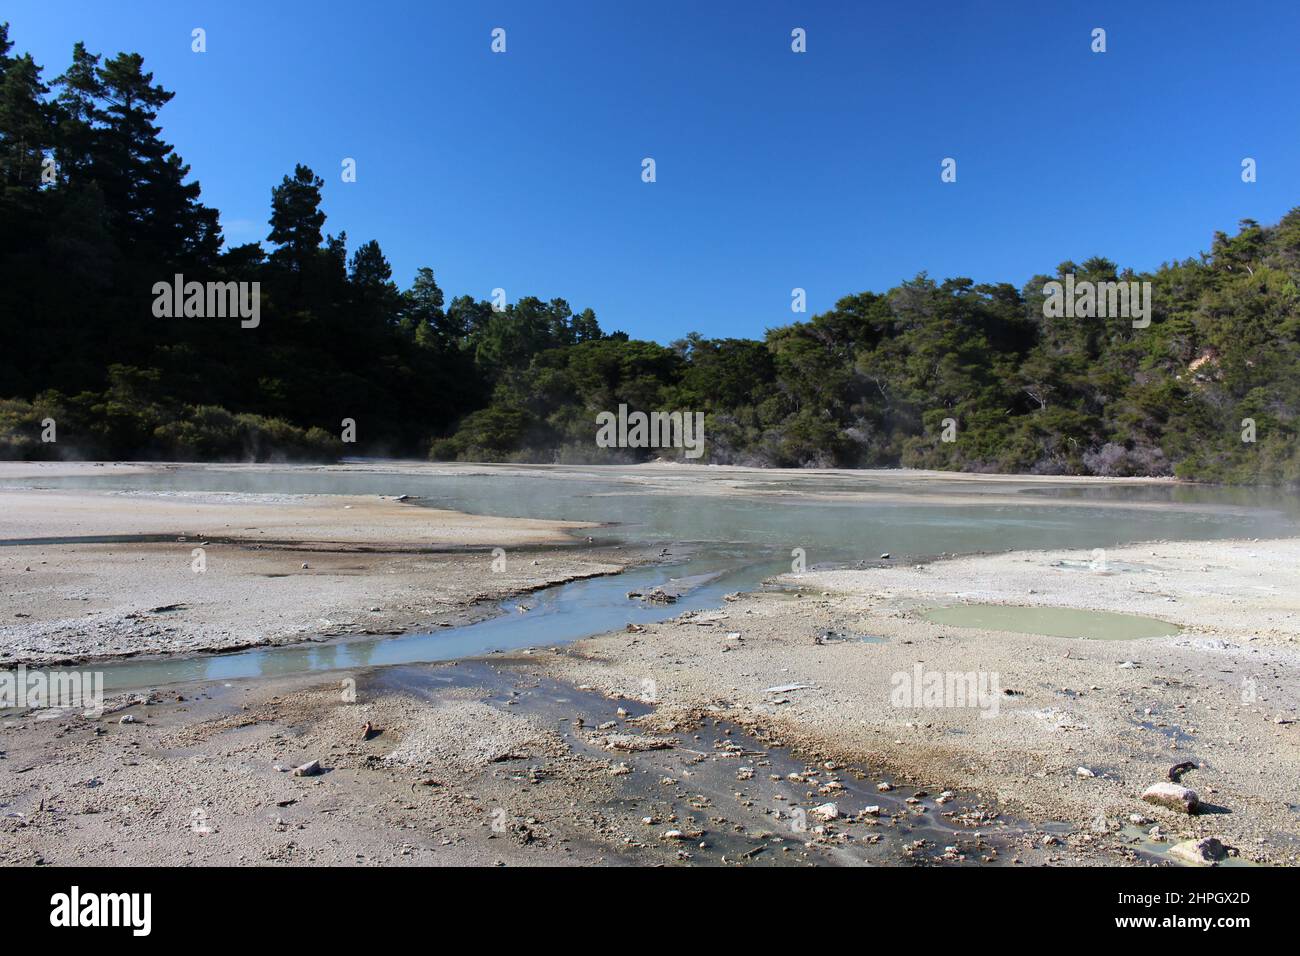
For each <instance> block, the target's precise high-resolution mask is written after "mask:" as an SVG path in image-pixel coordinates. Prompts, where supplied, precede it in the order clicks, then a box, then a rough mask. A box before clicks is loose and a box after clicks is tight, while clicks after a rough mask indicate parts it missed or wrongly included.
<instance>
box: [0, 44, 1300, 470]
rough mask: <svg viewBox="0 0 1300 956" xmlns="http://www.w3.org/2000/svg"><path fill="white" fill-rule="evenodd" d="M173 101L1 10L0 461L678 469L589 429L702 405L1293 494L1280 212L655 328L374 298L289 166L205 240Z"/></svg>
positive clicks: (1294, 386)
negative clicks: (414, 459)
mask: <svg viewBox="0 0 1300 956" xmlns="http://www.w3.org/2000/svg"><path fill="white" fill-rule="evenodd" d="M172 97H173V94H172V93H171V92H170V91H168V90H166V89H165V88H164V87H163V86H161V85H159V84H156V83H155V82H154V78H153V75H152V74H151V73H149V72H147V71H146V70H145V67H144V62H143V60H142V58H141V57H140V56H139V55H137V54H126V53H123V54H118V55H117V56H115V57H112V58H111V59H110V58H105V57H103V56H101V55H99V54H95V53H91V52H90V51H88V50H87V49H86V48H85V47H84V46H83V45H82V44H77V45H76V46H75V48H74V49H73V51H72V57H71V62H70V63H69V64H68V65H67V66H66V68H65V69H64V71H63V72H62V73H61V74H59V75H57V76H53V77H49V76H47V74H46V72H45V71H44V70H43V69H42V68H41V67H40V66H38V65H37V64H36V63H35V62H34V61H33V60H32V57H31V56H30V55H17V54H15V53H14V47H13V43H12V41H11V40H10V39H9V36H8V27H7V26H0V178H2V185H3V193H2V194H0V458H69V457H81V458H164V459H178V460H261V461H265V460H276V459H283V460H292V459H307V460H332V459H334V458H336V457H338V456H340V455H343V454H345V453H346V454H350V455H366V454H368V455H405V456H410V455H420V456H424V455H429V456H431V457H433V458H435V459H443V460H452V459H462V460H483V461H523V462H572V463H580V462H621V461H635V460H643V459H645V458H647V457H651V456H659V457H676V458H682V460H685V459H684V458H683V452H682V450H681V449H626V448H625V449H617V448H601V447H598V446H597V445H596V441H595V439H596V424H595V422H596V416H597V414H599V413H600V412H602V411H609V410H613V409H617V408H618V406H619V405H620V404H626V405H627V406H628V407H630V408H634V409H639V410H643V411H646V412H651V411H690V412H703V413H704V415H705V436H706V440H705V444H704V454H703V457H701V458H699V459H698V461H700V462H705V463H708V462H712V463H723V464H744V465H758V466H779V467H845V468H864V467H887V466H907V467H918V468H939V469H955V470H965V471H986V472H1023V473H1034V474H1060V475H1066V474H1069V475H1075V474H1078V475H1089V474H1091V475H1109V476H1118V475H1177V476H1180V477H1186V478H1193V479H1199V480H1207V481H1226V482H1234V483H1262V484H1288V485H1295V484H1300V453H1298V452H1297V444H1296V437H1297V413H1298V412H1300V208H1297V209H1293V210H1292V211H1291V212H1289V213H1288V214H1287V215H1286V216H1284V217H1283V218H1282V220H1281V221H1280V222H1278V223H1277V224H1275V225H1261V224H1260V223H1258V222H1255V221H1253V220H1243V221H1242V222H1241V224H1240V226H1239V228H1238V231H1237V233H1236V234H1235V235H1232V236H1229V235H1226V234H1224V233H1216V234H1215V235H1214V236H1213V238H1212V241H1211V244H1210V249H1209V251H1208V252H1204V253H1202V254H1200V255H1197V256H1194V257H1191V258H1187V259H1183V260H1181V261H1173V262H1169V263H1166V264H1165V265H1162V266H1161V267H1160V268H1159V269H1158V270H1156V271H1154V272H1151V273H1144V272H1134V271H1132V270H1130V269H1121V268H1120V267H1119V266H1118V265H1117V264H1116V263H1114V262H1112V261H1111V260H1109V259H1106V258H1102V257H1093V258H1089V259H1087V260H1085V261H1083V262H1079V263H1076V262H1073V261H1065V262H1061V263H1059V264H1058V265H1056V266H1055V267H1054V268H1051V269H1049V270H1048V271H1045V272H1044V273H1042V274H1040V275H1035V276H1030V277H1028V279H1027V280H1025V281H1023V282H1022V283H1021V284H1019V285H1015V284H1012V283H976V282H973V281H972V280H970V279H966V278H950V279H946V280H942V281H936V280H934V279H931V278H930V277H928V276H927V275H925V274H921V275H917V276H915V277H913V278H911V279H907V280H905V281H902V282H900V284H899V285H897V286H895V287H894V288H892V289H889V290H888V291H885V292H879V293H877V292H860V293H856V294H852V295H846V296H845V297H844V298H842V299H840V300H839V301H838V302H837V303H836V304H835V307H834V308H833V309H831V310H829V311H827V312H825V313H823V314H821V315H815V316H813V317H812V318H810V319H808V320H807V321H797V322H793V323H791V324H789V325H785V326H782V327H779V328H772V329H768V330H767V332H766V333H765V335H764V336H763V338H762V339H735V338H725V339H710V338H705V337H704V336H702V335H700V334H691V335H689V336H688V337H686V338H685V339H682V340H680V341H676V342H673V343H671V344H670V345H668V346H664V345H661V344H658V343H655V342H647V341H638V340H634V339H630V338H629V337H628V336H627V335H625V334H623V333H620V332H606V331H604V330H603V329H602V328H601V326H600V324H599V322H598V321H597V317H596V315H595V313H594V312H593V311H592V310H591V309H584V310H581V311H577V310H575V309H574V308H573V307H571V306H570V304H569V303H568V302H566V301H565V300H563V299H551V300H549V301H543V300H541V299H539V298H535V297H524V298H521V299H519V300H518V301H516V302H513V303H507V304H504V305H502V304H501V303H490V302H488V301H485V300H480V299H475V298H473V297H471V296H467V295H460V296H456V297H454V298H452V299H450V301H448V300H447V298H446V296H445V295H444V293H443V290H442V289H441V288H440V287H439V285H438V283H437V280H436V278H435V274H434V271H433V270H432V269H431V268H422V269H420V270H419V271H418V272H417V274H416V277H415V279H414V281H413V282H412V283H411V285H410V286H409V287H408V288H406V289H401V288H399V287H398V285H397V284H396V283H395V282H394V281H393V277H392V268H391V266H390V264H389V262H388V260H387V258H386V257H385V255H384V252H383V250H382V248H381V247H380V245H379V243H378V242H377V241H376V240H373V239H370V240H368V241H365V242H363V243H360V244H358V245H355V246H352V247H349V243H348V239H347V236H346V234H345V233H342V232H340V233H339V234H337V235H333V234H330V233H328V232H326V231H325V225H326V215H325V212H324V210H323V209H322V188H323V185H324V183H323V181H322V180H321V178H320V177H319V176H317V175H316V174H315V173H314V172H313V171H312V170H311V169H309V168H307V167H306V166H304V165H298V166H297V167H295V168H294V169H293V170H291V171H289V172H287V174H286V175H285V176H284V177H283V179H282V180H281V181H280V182H279V183H278V184H273V183H270V184H268V186H269V187H270V206H269V217H268V229H267V235H266V239H265V245H264V244H263V243H248V244H243V245H236V246H229V245H227V244H225V243H224V242H223V238H222V235H221V230H220V225H219V216H218V212H217V210H215V209H212V208H210V207H208V206H206V205H204V203H203V201H202V193H201V190H200V184H199V183H198V182H197V181H195V180H194V179H193V178H192V177H191V176H190V168H189V166H187V165H186V164H185V162H184V161H183V160H182V159H181V158H180V157H179V156H178V155H177V154H176V152H175V150H174V149H173V148H172V146H170V145H169V144H167V143H166V142H165V141H164V140H163V138H162V131H161V128H160V127H159V126H158V125H157V121H158V116H159V113H160V111H161V110H162V109H163V108H164V107H165V106H166V104H167V103H168V102H169V101H170V100H171V99H172ZM178 275H183V276H184V277H185V278H186V279H187V280H189V279H193V280H197V281H199V282H203V283H244V284H246V285H244V286H241V288H243V289H245V290H246V291H247V289H249V288H255V289H256V294H257V296H258V299H257V303H256V304H257V306H258V314H259V318H258V321H257V322H256V323H244V324H242V325H241V322H240V321H239V320H238V319H237V318H236V319H213V318H204V317H197V316H186V315H184V314H181V315H175V316H172V317H168V318H159V317H158V315H156V314H155V311H154V300H155V295H154V293H153V291H152V290H153V288H154V287H155V284H157V283H159V282H167V283H171V282H172V280H173V277H174V276H178ZM1066 276H1073V277H1074V280H1075V281H1080V282H1084V281H1088V282H1108V281H1115V280H1120V281H1124V282H1149V283H1150V284H1151V287H1150V288H1151V303H1152V314H1151V321H1150V324H1149V325H1147V326H1146V327H1144V328H1134V327H1133V323H1131V322H1129V321H1127V320H1126V319H1121V318H1113V317H1111V318H1082V317H1077V316H1071V317H1068V318H1066V317H1061V316H1056V315H1054V317H1052V318H1047V317H1045V309H1044V295H1045V293H1044V286H1045V285H1046V284H1047V283H1049V282H1051V281H1053V280H1059V279H1061V278H1063V277H1066ZM253 283H256V286H255V287H254V286H252V284H253ZM232 301H233V300H232ZM494 306H495V307H494ZM1046 311H1053V310H1051V309H1049V310H1046ZM245 326H249V327H245ZM345 420H348V421H351V422H353V423H354V433H355V438H356V441H355V443H354V444H347V443H345V442H344V440H343V439H344V437H345V436H346V435H347V432H346V430H345V427H344V422H345ZM51 422H52V423H54V425H55V427H56V428H57V440H56V441H49V440H43V438H46V437H48V432H49V430H50V423H51Z"/></svg>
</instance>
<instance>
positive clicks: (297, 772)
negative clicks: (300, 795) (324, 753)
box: [293, 760, 321, 777]
mask: <svg viewBox="0 0 1300 956" xmlns="http://www.w3.org/2000/svg"><path fill="white" fill-rule="evenodd" d="M320 772H321V767H320V761H319V760H308V761H307V762H306V763H305V764H303V765H302V766H301V767H294V768H293V775H294V776H295V777H314V776H316V775H317V774H318V773H320Z"/></svg>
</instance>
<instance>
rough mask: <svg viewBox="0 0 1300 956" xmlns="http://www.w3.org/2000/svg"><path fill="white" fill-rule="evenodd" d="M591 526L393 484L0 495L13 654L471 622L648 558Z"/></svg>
mask: <svg viewBox="0 0 1300 956" xmlns="http://www.w3.org/2000/svg"><path fill="white" fill-rule="evenodd" d="M29 467H30V466H29ZM68 467H69V466H63V470H65V471H66V470H67V468H68ZM89 467H91V466H83V470H84V469H85V468H89ZM3 475H4V473H3V471H0V477H3ZM587 526H588V525H587V524H586V523H584V522H576V521H551V520H534V519H529V518H499V517H490V516H482V515H467V514H461V513H459V512H454V511H444V510H435V509H432V508H426V507H419V506H417V505H416V504H414V503H412V502H409V501H402V500H398V499H397V498H392V497H379V496H346V495H274V494H215V493H198V492H144V491H133V492H90V491H62V490H53V491H51V490H38V489H23V490H8V491H0V593H3V596H4V600H3V604H2V605H0V665H4V666H14V665H17V664H19V663H25V664H48V663H52V662H58V661H74V660H85V659H92V658H107V657H113V656H123V655H136V654H159V653H193V652H197V651H208V650H231V649H235V648H241V647H252V646H257V645H261V644H277V643H290V642H294V641H301V640H312V639H317V638H320V637H330V636H338V635H346V634H385V633H400V632H403V631H408V630H415V629H421V628H427V627H429V626H431V625H437V624H456V623H464V622H465V621H468V620H473V619H475V618H476V617H482V616H484V615H487V614H489V613H495V610H496V608H495V602H496V601H497V600H500V599H502V598H505V597H507V596H509V595H512V594H517V593H521V592H526V591H531V590H535V589H537V588H540V587H544V586H546V585H550V584H555V583H559V582H563V581H569V580H573V579H576V578H581V577H588V576H592V575H599V574H610V573H614V572H617V571H619V570H621V569H622V568H623V567H625V566H626V565H627V564H628V563H629V562H630V561H633V560H635V558H634V557H633V556H632V555H631V554H630V553H629V552H628V551H615V550H613V549H605V550H598V549H581V550H580V549H579V547H578V546H577V545H578V543H579V542H580V540H581V539H579V538H575V537H574V536H573V535H572V534H571V532H573V531H575V530H577V529H581V528H584V527H587ZM495 548H501V549H503V551H502V553H503V554H504V562H496V563H495V564H494V560H493V559H494V554H493V549H495ZM196 549H199V551H196ZM200 551H201V562H200V561H199V558H200ZM196 562H197V563H196ZM200 566H201V567H202V570H201V571H200V570H198V568H199V567H200ZM494 567H495V568H499V569H500V570H495V571H494Z"/></svg>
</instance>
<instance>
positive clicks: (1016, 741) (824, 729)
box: [549, 540, 1300, 864]
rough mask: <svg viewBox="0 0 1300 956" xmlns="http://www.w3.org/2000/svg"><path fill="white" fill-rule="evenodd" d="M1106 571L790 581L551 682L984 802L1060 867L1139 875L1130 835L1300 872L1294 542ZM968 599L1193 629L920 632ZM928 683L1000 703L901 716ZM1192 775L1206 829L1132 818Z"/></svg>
mask: <svg viewBox="0 0 1300 956" xmlns="http://www.w3.org/2000/svg"><path fill="white" fill-rule="evenodd" d="M1097 559H1098V556H1096V555H1094V554H1093V553H1091V552H1072V551H1060V552H1018V553H1009V554H1004V555H996V556H991V557H973V558H961V559H954V560H948V561H938V562H934V563H930V564H926V565H921V566H914V567H904V568H879V569H868V570H861V571H833V572H825V573H808V574H803V575H790V576H787V577H784V578H782V579H781V583H782V584H784V585H785V586H786V587H787V588H789V589H790V590H789V591H788V592H786V593H782V592H767V593H763V592H760V593H754V594H748V595H738V596H736V597H735V599H734V600H732V601H730V602H729V603H728V605H727V607H726V608H725V609H723V610H721V611H718V612H712V613H694V614H689V615H683V616H682V617H680V618H677V619H674V620H672V621H668V622H663V623H660V624H655V625H649V626H647V627H645V628H644V629H642V630H641V631H640V632H639V633H635V634H631V633H624V634H607V635H603V636H601V637H598V638H593V639H590V640H586V641H582V642H579V643H578V644H576V645H573V646H572V647H571V648H570V653H568V654H566V655H563V656H560V657H555V658H553V659H551V660H550V662H549V664H550V670H551V672H552V673H554V674H555V675H557V676H559V677H561V678H563V679H566V680H569V681H571V682H574V683H576V684H582V685H589V686H593V687H596V688H599V689H601V690H603V691H605V692H608V693H614V694H624V695H627V696H630V697H636V696H639V695H642V694H643V693H644V690H643V688H652V689H653V693H654V695H655V698H656V700H657V701H658V706H657V710H656V714H657V719H658V720H660V721H663V722H664V723H665V724H666V725H673V724H674V723H675V722H676V721H678V720H689V719H690V717H691V715H697V714H699V713H701V712H710V713H714V714H717V715H719V716H721V717H724V718H726V719H728V720H731V721H734V722H736V723H737V724H738V725H742V726H746V727H750V728H754V729H762V730H766V731H768V732H774V733H777V734H779V735H781V736H782V737H783V738H784V739H785V740H787V741H789V742H792V743H796V744H798V745H799V746H800V747H801V748H802V749H803V752H805V753H807V754H809V755H812V756H813V757H815V758H822V757H825V758H830V759H838V760H856V761H862V762H864V763H867V764H869V765H871V766H873V767H876V768H879V772H881V773H884V774H892V775H895V776H896V777H897V778H898V779H900V780H907V781H909V782H911V783H913V784H915V785H918V786H922V787H924V788H926V789H927V790H929V791H931V792H935V791H941V790H943V789H946V788H951V789H953V790H955V791H958V792H961V793H970V792H975V793H979V794H981V795H983V796H985V797H986V798H988V799H989V800H991V801H995V802H997V803H998V804H999V805H1000V806H1002V807H1003V808H1005V809H1007V810H1008V811H1009V812H1015V813H1019V814H1021V815H1023V816H1024V817H1026V818H1028V819H1031V820H1034V821H1036V822H1037V823H1039V824H1040V825H1042V826H1043V827H1044V829H1043V831H1042V839H1043V840H1044V841H1045V846H1046V847H1047V848H1049V852H1050V853H1054V854H1055V855H1056V857H1057V858H1058V859H1062V860H1073V861H1077V860H1080V859H1082V860H1095V861H1098V862H1110V863H1115V862H1125V861H1132V860H1136V859H1137V857H1136V856H1135V854H1134V850H1135V847H1136V846H1137V842H1136V833H1135V829H1136V830H1137V833H1145V832H1147V831H1150V829H1151V828H1152V827H1158V828H1159V829H1158V830H1157V831H1156V833H1157V836H1159V837H1160V838H1161V839H1159V840H1157V841H1156V846H1157V847H1161V846H1170V845H1172V844H1174V843H1176V842H1179V841H1181V840H1183V839H1191V838H1199V837H1203V836H1216V837H1219V838H1220V839H1221V840H1222V841H1223V842H1224V843H1225V844H1228V845H1230V846H1232V847H1234V848H1235V849H1236V851H1237V852H1238V853H1239V854H1240V855H1239V857H1237V858H1236V859H1239V860H1249V861H1254V862H1258V863H1273V864H1283V863H1285V864H1295V863H1297V862H1300V806H1298V805H1297V804H1298V799H1297V792H1296V780H1297V779H1300V700H1298V699H1297V691H1296V688H1297V687H1300V592H1298V591H1297V589H1296V588H1295V586H1294V573H1295V572H1294V568H1295V567H1296V566H1297V562H1300V541H1296V540H1281V541H1232V542H1222V541H1220V542H1203V543H1179V542H1174V543H1157V544H1145V545H1140V546H1134V547H1128V548H1116V549H1111V550H1108V551H1107V553H1106V554H1105V556H1104V560H1105V570H1101V569H1100V567H1099V566H1098V565H1097ZM1094 568H1097V569H1095V570H1094ZM961 602H972V603H982V604H1009V605H1023V606H1042V607H1049V606H1050V607H1067V608H1077V609H1095V610H1103V611H1118V612H1123V613H1130V614H1142V615H1149V616H1151V617H1154V618H1158V619H1161V620H1164V621H1168V622H1171V623H1174V624H1177V625H1180V626H1181V627H1182V628H1183V630H1182V632H1181V633H1180V634H1179V635H1176V636H1172V637H1151V638H1145V639H1141V640H1130V641H1115V640H1085V639H1078V638H1070V637H1044V636H1036V635H1030V634H1019V633H1010V632H1000V631H986V630H980V629H977V628H967V627H953V626H950V625H940V624H936V623H932V622H930V621H928V620H926V619H925V618H924V617H923V616H922V615H923V613H924V612H925V610H927V609H928V608H931V607H934V606H937V605H951V604H957V603H961ZM918 668H919V669H920V671H921V673H922V674H923V675H928V674H932V673H938V674H942V675H947V674H949V673H952V674H959V675H970V674H974V675H975V676H976V677H977V678H978V677H980V676H981V675H983V677H985V678H993V679H995V681H996V683H995V684H994V685H993V686H995V687H996V689H997V691H998V694H997V696H996V699H995V701H994V704H995V706H978V705H975V706H971V705H968V704H967V703H962V702H960V698H954V697H952V696H951V695H950V696H949V697H947V698H938V699H937V700H936V701H926V700H925V699H924V698H923V697H922V696H921V695H917V696H916V697H915V698H913V699H908V698H902V699H901V701H900V698H899V697H898V696H896V695H895V691H896V689H897V688H899V687H901V686H904V685H906V686H912V684H913V682H912V681H911V680H910V678H911V675H913V674H915V673H916V672H917V669H918ZM900 675H901V676H900ZM909 704H911V705H912V706H909ZM1185 761H1190V762H1192V763H1194V764H1195V765H1196V769H1194V770H1191V771H1187V772H1186V773H1184V774H1183V776H1182V783H1183V784H1184V785H1186V786H1189V787H1191V788H1192V789H1194V790H1196V791H1197V792H1198V794H1199V796H1200V799H1201V801H1202V803H1203V804H1204V806H1203V807H1202V811H1201V812H1199V813H1197V814H1195V815H1190V816H1189V815H1186V814H1180V813H1176V812H1173V811H1169V810H1165V809H1162V808H1160V807H1155V806H1152V805H1150V804H1147V803H1144V802H1143V801H1142V800H1141V794H1142V793H1143V791H1144V790H1146V789H1147V787H1148V786H1150V785H1151V784H1154V783H1156V782H1159V781H1162V780H1166V779H1167V775H1168V772H1169V769H1170V768H1171V767H1172V766H1174V765H1177V764H1180V763H1183V762H1185ZM1134 815H1136V816H1137V817H1138V818H1139V819H1140V820H1141V821H1142V822H1141V823H1140V825H1139V826H1140V829H1137V828H1135V826H1134V825H1132V824H1131V823H1130V817H1133V816H1134Z"/></svg>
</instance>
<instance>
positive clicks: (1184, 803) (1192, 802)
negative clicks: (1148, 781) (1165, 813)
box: [1142, 781, 1200, 813]
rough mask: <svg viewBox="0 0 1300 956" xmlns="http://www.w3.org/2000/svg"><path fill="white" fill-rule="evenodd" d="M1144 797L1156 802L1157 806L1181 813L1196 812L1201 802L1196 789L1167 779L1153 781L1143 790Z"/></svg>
mask: <svg viewBox="0 0 1300 956" xmlns="http://www.w3.org/2000/svg"><path fill="white" fill-rule="evenodd" d="M1142 799H1143V800H1145V801H1146V802H1147V803H1154V804H1156V805H1157V806H1161V807H1165V808H1167V809H1169V810H1176V811H1178V812H1179V813H1194V812H1195V811H1196V807H1197V805H1198V804H1199V803H1200V798H1199V797H1197V795H1196V791H1195V790H1191V789H1189V788H1187V787H1184V786H1182V785H1181V784H1177V783H1168V782H1165V781H1161V782H1160V783H1153V784H1152V785H1151V786H1149V787H1147V788H1146V790H1144V791H1143V792H1142Z"/></svg>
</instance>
